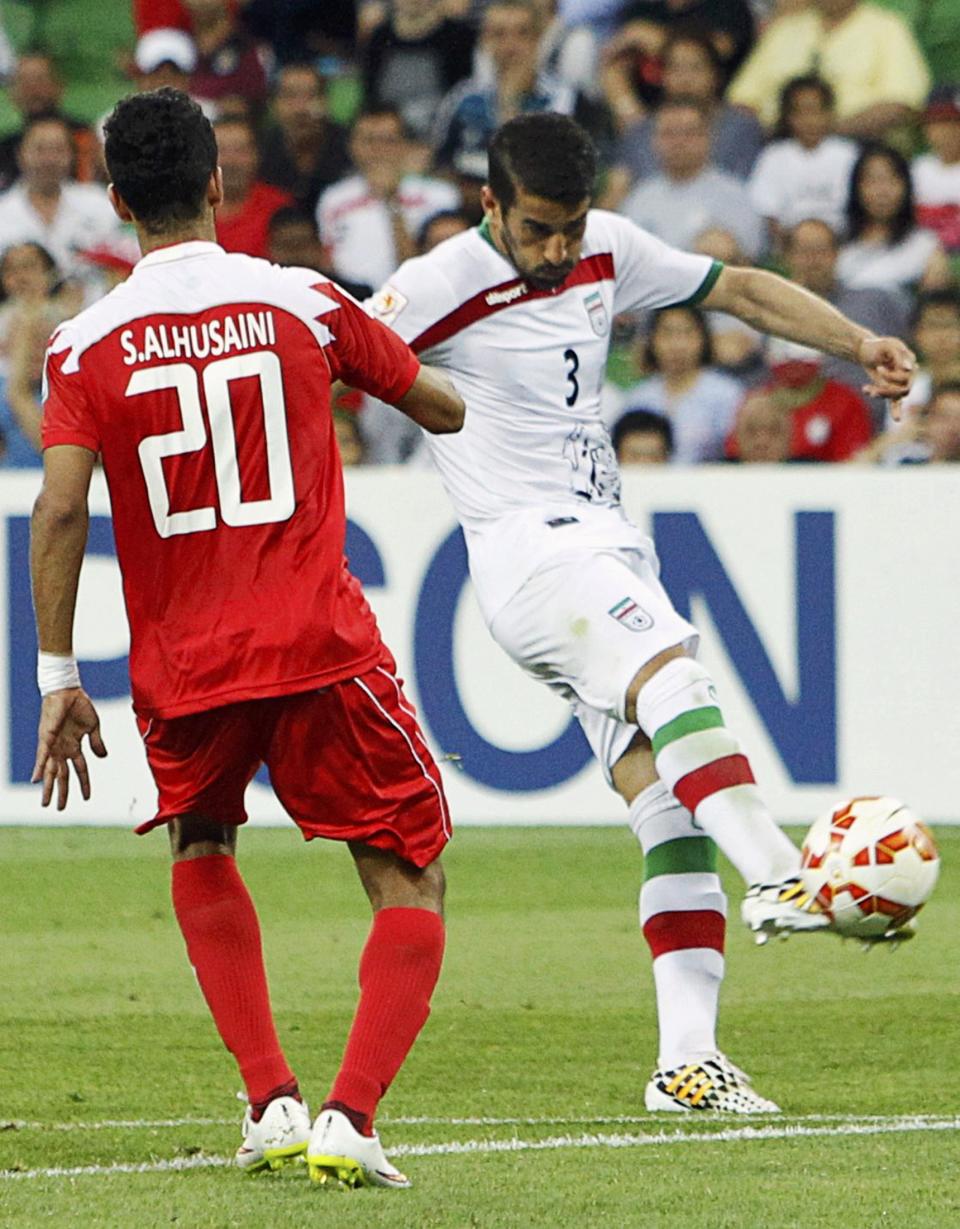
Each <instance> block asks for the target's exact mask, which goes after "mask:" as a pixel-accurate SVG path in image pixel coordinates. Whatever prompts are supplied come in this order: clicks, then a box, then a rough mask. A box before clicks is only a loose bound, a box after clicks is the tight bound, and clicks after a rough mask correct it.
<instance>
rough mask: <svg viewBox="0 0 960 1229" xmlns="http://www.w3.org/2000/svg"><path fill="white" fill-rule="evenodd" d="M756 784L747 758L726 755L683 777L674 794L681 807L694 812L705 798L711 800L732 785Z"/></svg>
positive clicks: (675, 787)
mask: <svg viewBox="0 0 960 1229" xmlns="http://www.w3.org/2000/svg"><path fill="white" fill-rule="evenodd" d="M754 784H755V779H754V776H753V772H752V770H751V768H750V764H749V761H748V760H747V757H746V756H745V755H725V756H723V757H722V759H719V760H713V761H712V762H711V763H709V764H704V766H703V767H702V768H697V769H695V770H694V771H693V772H688V773H687V775H686V776H685V777H681V778H680V780H679V781H678V782H677V783H676V785H675V786H674V787H673V793H674V797H675V798H676V799H677V801H678V802H679V803H680V805H681V806H684V807H686V808H687V810H688V811H690V812H694V811H696V809H697V807H698V806H699V805H700V803H701V802H703V800H704V798H709V797H710V795H711V794H716V793H718V792H719V791H720V790H722V789H729V788H730V787H731V786H732V785H754Z"/></svg>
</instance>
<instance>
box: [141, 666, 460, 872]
mask: <svg viewBox="0 0 960 1229" xmlns="http://www.w3.org/2000/svg"><path fill="white" fill-rule="evenodd" d="M395 670H396V666H395V664H394V661H393V658H392V657H391V656H390V654H389V653H387V652H386V651H384V656H383V659H382V661H381V663H380V664H379V665H377V666H375V667H374V668H373V669H372V670H370V671H368V672H367V673H366V674H362V675H359V676H358V677H356V678H351V679H346V680H344V681H343V682H341V683H334V684H332V685H331V686H329V687H322V688H320V689H319V690H315V691H304V692H301V693H299V694H296V695H291V696H279V697H275V698H270V699H263V700H246V701H243V702H242V703H240V704H228V705H225V706H224V707H222V708H214V709H208V710H207V711H206V712H202V713H191V714H190V715H188V716H186V717H174V718H171V719H169V720H163V719H162V718H158V719H155V720H153V721H149V722H148V721H144V720H143V719H142V718H139V717H138V718H137V724H138V725H139V726H140V733H141V735H142V737H143V741H144V745H145V746H146V750H147V761H148V763H149V764H150V770H151V772H152V773H153V779H154V780H155V781H156V783H157V790H158V792H159V809H158V811H157V814H156V816H155V817H154V818H153V819H151V820H149V821H148V822H147V823H145V824H141V825H140V826H139V827H138V828H137V832H149V831H150V829H151V828H155V827H157V826H158V825H159V824H164V823H166V822H167V821H168V820H170V819H173V818H175V817H176V816H178V815H186V814H195V815H203V816H205V817H207V818H209V819H212V820H215V821H217V822H218V823H223V824H242V823H244V821H245V820H246V818H247V812H246V810H245V808H244V805H243V796H244V793H245V792H246V788H247V786H248V785H249V784H250V782H251V780H252V779H253V777H254V775H255V774H256V772H257V770H258V768H259V767H260V765H261V763H263V764H266V766H267V768H268V769H269V770H270V780H271V782H272V784H273V788H274V790H275V792H276V794H277V797H278V798H279V799H280V802H281V803H282V804H283V807H284V809H285V810H286V811H287V812H288V814H289V815H291V816H292V817H293V819H294V821H295V822H296V823H297V825H298V826H299V828H300V830H301V832H302V833H303V835H304V837H305V838H306V839H307V840H312V839H313V838H314V837H317V836H323V837H328V838H330V839H332V840H335V841H363V842H364V843H366V844H368V845H376V846H378V847H379V848H381V849H388V850H390V851H391V852H392V853H395V854H397V855H398V857H401V858H403V859H405V860H406V861H408V862H413V863H414V864H415V865H416V866H427V865H428V864H429V863H430V862H432V861H433V860H434V859H435V858H436V857H437V856H438V854H439V853H440V851H441V850H442V849H443V847H444V845H445V844H446V843H447V841H448V840H449V839H450V836H451V831H450V812H449V810H448V808H447V800H446V798H445V796H444V792H443V782H442V781H441V779H440V771H439V769H438V768H437V765H436V763H435V762H434V759H433V756H432V755H431V754H430V751H429V750H428V748H427V745H426V743H425V742H424V738H423V735H422V734H421V732H420V727H419V725H418V724H417V718H416V713H415V711H414V708H413V706H412V705H411V704H410V702H409V700H407V699H406V697H405V696H404V694H403V690H402V687H401V683H400V680H399V679H398V678H397V677H396V675H395Z"/></svg>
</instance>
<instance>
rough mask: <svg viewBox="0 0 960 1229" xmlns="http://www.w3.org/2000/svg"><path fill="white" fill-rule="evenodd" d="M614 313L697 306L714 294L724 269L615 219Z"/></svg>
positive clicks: (623, 220)
mask: <svg viewBox="0 0 960 1229" xmlns="http://www.w3.org/2000/svg"><path fill="white" fill-rule="evenodd" d="M609 222H610V223H611V224H612V225H611V239H612V244H611V246H612V249H613V268H614V277H615V288H614V299H613V310H614V312H626V311H635V310H636V309H638V308H651V309H653V308H658V307H676V306H678V305H679V304H688V303H691V304H696V303H699V302H700V301H701V300H702V299H704V298H706V296H707V295H708V294H709V293H710V290H711V289H712V287H713V285H714V283H715V282H716V280H717V278H718V277H719V276H720V273H721V271H722V269H723V265H722V264H721V263H720V261H719V260H713V259H712V258H711V257H709V256H702V255H700V254H699V253H697V252H682V251H680V249H679V248H674V247H670V245H669V244H667V243H664V242H663V240H662V239H658V238H656V236H655V235H651V234H650V233H649V232H648V231H645V230H642V229H641V228H640V227H639V226H636V225H634V223H633V222H630V221H629V220H628V219H627V218H620V217H614V216H611V217H610V218H609Z"/></svg>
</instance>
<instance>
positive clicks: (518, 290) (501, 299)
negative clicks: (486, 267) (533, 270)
mask: <svg viewBox="0 0 960 1229" xmlns="http://www.w3.org/2000/svg"><path fill="white" fill-rule="evenodd" d="M526 293H527V283H526V282H517V283H516V284H515V285H513V286H508V287H507V288H506V289H505V290H491V291H490V293H489V294H488V295H487V296H486V298H485V299H484V302H485V303H486V305H487V306H488V307H508V306H509V305H510V304H511V303H515V302H516V301H517V299H522V298H523V296H524V295H525V294H526Z"/></svg>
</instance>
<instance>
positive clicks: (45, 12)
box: [0, 0, 135, 132]
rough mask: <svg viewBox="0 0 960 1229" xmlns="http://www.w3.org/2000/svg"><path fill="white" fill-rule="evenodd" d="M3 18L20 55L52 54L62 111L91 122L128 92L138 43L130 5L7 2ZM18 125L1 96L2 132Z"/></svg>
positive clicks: (81, 0)
mask: <svg viewBox="0 0 960 1229" xmlns="http://www.w3.org/2000/svg"><path fill="white" fill-rule="evenodd" d="M2 11H3V21H4V24H5V25H6V28H7V30H8V32H9V33H10V35H11V40H12V42H13V43H14V44H15V46H16V48H17V49H18V51H20V52H22V53H28V52H29V53H33V52H40V53H45V54H48V55H50V56H52V57H53V58H54V59H55V61H56V65H57V71H58V73H59V75H60V77H61V79H62V81H63V83H64V103H63V108H64V111H65V112H66V113H67V114H68V115H70V116H75V117H76V118H77V119H78V120H82V121H83V122H84V123H87V124H93V123H95V122H96V120H97V118H98V117H99V116H100V115H102V114H103V113H104V112H105V111H107V110H109V109H110V108H111V107H112V106H113V105H114V103H116V101H117V99H118V98H120V97H122V96H123V95H124V94H126V93H128V92H129V88H130V84H129V81H128V80H127V76H126V70H127V65H128V63H129V58H130V48H131V47H132V46H133V43H134V41H135V40H134V30H133V22H132V20H131V12H130V5H129V4H126V3H105V4H104V3H95V2H94V0H3V5H2ZM13 126H14V125H13V123H12V122H11V111H10V107H9V105H8V104H7V102H6V100H5V99H2V98H0V131H3V132H7V131H9V130H10V128H12V127H13Z"/></svg>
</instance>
